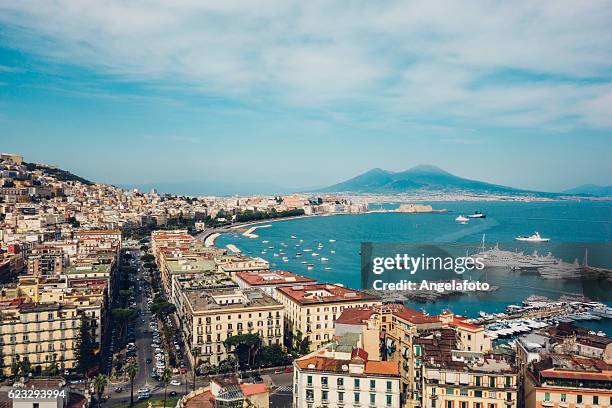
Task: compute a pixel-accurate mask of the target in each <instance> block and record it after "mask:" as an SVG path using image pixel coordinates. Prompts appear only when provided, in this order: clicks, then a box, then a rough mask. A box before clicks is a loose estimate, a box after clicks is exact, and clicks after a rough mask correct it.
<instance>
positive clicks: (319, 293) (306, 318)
mask: <svg viewBox="0 0 612 408" xmlns="http://www.w3.org/2000/svg"><path fill="white" fill-rule="evenodd" d="M276 298H277V300H278V301H279V302H280V303H282V304H283V305H284V307H285V317H286V323H287V327H286V330H287V332H288V333H291V334H292V335H293V336H294V337H297V338H302V339H304V340H306V341H308V342H309V344H310V349H311V350H316V349H317V348H318V347H320V346H321V345H322V344H325V343H327V342H329V341H330V340H332V337H333V335H334V323H335V321H336V319H337V318H338V316H340V314H342V312H343V311H344V310H345V309H347V308H359V307H369V306H378V305H381V304H382V302H381V299H380V298H379V297H378V296H376V295H371V294H369V293H366V292H361V291H358V290H354V289H348V288H345V287H343V286H339V285H332V284H323V283H321V284H314V285H295V286H281V287H278V288H276Z"/></svg>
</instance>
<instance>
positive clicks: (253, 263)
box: [215, 254, 270, 277]
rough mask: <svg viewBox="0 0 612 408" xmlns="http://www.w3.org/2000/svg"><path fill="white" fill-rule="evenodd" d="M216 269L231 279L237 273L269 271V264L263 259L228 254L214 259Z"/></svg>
mask: <svg viewBox="0 0 612 408" xmlns="http://www.w3.org/2000/svg"><path fill="white" fill-rule="evenodd" d="M215 263H216V264H217V268H218V269H219V271H221V272H225V273H227V274H228V275H230V276H231V277H233V276H234V275H235V274H236V273H238V272H249V271H261V270H266V269H270V263H269V262H268V261H266V260H265V259H263V258H259V257H250V256H245V255H236V254H233V255H232V254H228V255H223V256H219V257H215Z"/></svg>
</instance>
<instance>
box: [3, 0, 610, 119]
mask: <svg viewBox="0 0 612 408" xmlns="http://www.w3.org/2000/svg"><path fill="white" fill-rule="evenodd" d="M610 21H612V5H611V4H610V3H609V2H607V1H603V0H602V1H597V0H593V1H589V2H576V1H569V0H565V1H555V2H533V1H515V2H497V1H475V2H461V3H459V2H455V1H435V2H432V1H425V0H418V1H411V2H402V1H399V2H385V3H379V2H354V3H347V2H331V1H319V0H317V1H309V2H287V1H280V0H278V1H276V0H268V1H263V2H258V3H257V4H256V5H255V4H254V3H252V2H248V1H240V0H229V1H221V2H200V1H191V0H178V1H169V0H168V1H164V0H158V1H154V2H150V1H132V2H125V1H120V0H114V1H107V2H103V3H101V2H97V1H93V0H89V1H85V0H58V1H53V2H47V1H28V0H23V1H19V2H10V3H6V2H5V3H4V4H0V24H2V25H3V26H4V39H3V41H4V42H9V43H10V44H9V45H11V46H13V47H15V48H21V49H24V50H26V51H28V52H31V53H34V54H37V55H40V56H42V57H44V58H48V59H50V60H51V61H56V62H59V63H71V64H76V65H78V66H83V67H87V68H90V69H94V70H97V71H99V72H101V73H102V74H105V75H111V76H113V77H116V78H117V79H119V80H127V81H134V80H137V81H142V82H146V83H153V84H159V85H160V87H161V86H164V87H167V86H179V87H182V88H183V89H189V90H191V91H196V92H202V93H207V94H211V95H220V96H224V97H229V98H238V99H241V100H250V101H253V102H255V101H257V102H261V101H263V102H277V103H288V104H289V105H291V106H298V107H304V106H306V107H320V108H321V107H323V108H324V109H328V110H331V111H350V107H351V106H353V105H359V106H360V107H361V108H362V110H364V109H365V110H368V111H372V112H380V113H381V114H389V115H395V117H396V118H398V119H399V118H402V119H403V120H406V117H405V116H406V115H407V116H408V117H410V120H417V119H418V118H427V119H429V118H440V117H447V118H452V119H458V120H462V121H466V122H474V123H481V122H484V123H490V124H494V125H501V126H517V127H548V128H559V127H560V126H561V125H560V124H561V123H562V124H563V125H562V126H568V121H569V122H570V124H569V126H584V125H585V124H586V125H589V126H597V127H612V124H611V123H610V120H609V117H610V115H609V113H610V112H609V108H608V106H610V104H609V99H610V96H609V95H610V91H609V89H610V88H609V87H610V85H609V84H610V82H612V77H611V75H610V73H611V72H612V46H611V45H610V44H612V27H611V26H610V24H609V22H610ZM500 72H502V74H500ZM503 73H506V74H505V75H504V74H503ZM507 73H512V75H513V76H512V77H511V78H510V77H509V76H508V75H507ZM593 78H595V79H596V80H595V81H593V80H591V79H593ZM568 118H573V119H568Z"/></svg>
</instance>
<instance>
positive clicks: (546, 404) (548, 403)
mask: <svg viewBox="0 0 612 408" xmlns="http://www.w3.org/2000/svg"><path fill="white" fill-rule="evenodd" d="M542 406H543V407H554V406H555V403H554V402H552V401H542Z"/></svg>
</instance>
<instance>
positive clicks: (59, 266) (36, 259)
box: [27, 245, 68, 276]
mask: <svg viewBox="0 0 612 408" xmlns="http://www.w3.org/2000/svg"><path fill="white" fill-rule="evenodd" d="M67 261H68V259H67V257H66V256H65V254H64V250H63V248H62V247H58V246H55V245H35V246H34V247H33V248H32V249H30V251H28V261H27V268H28V274H30V275H35V276H41V275H53V274H60V273H62V271H63V269H64V267H65V266H66V265H67V263H68V262H67Z"/></svg>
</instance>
